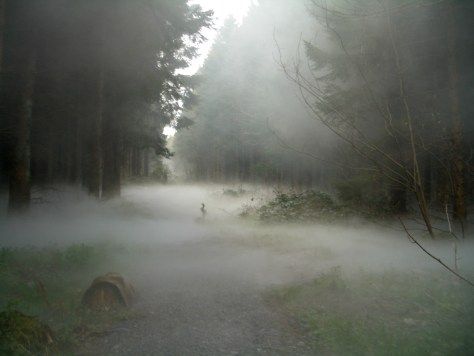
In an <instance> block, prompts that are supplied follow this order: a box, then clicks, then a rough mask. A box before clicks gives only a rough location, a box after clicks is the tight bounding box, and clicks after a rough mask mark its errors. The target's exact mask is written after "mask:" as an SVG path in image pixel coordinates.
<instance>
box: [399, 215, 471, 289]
mask: <svg viewBox="0 0 474 356" xmlns="http://www.w3.org/2000/svg"><path fill="white" fill-rule="evenodd" d="M398 220H400V223H401V224H402V226H403V229H404V230H405V232H406V234H407V236H408V239H409V240H410V242H412V243H414V244H415V245H417V246H418V247H419V248H420V249H421V250H422V251H423V252H424V253H426V254H427V255H428V256H429V257H431V258H432V259H433V260H435V261H436V262H438V263H439V264H440V265H441V266H443V267H444V268H445V269H447V270H448V271H449V272H451V273H452V274H454V275H455V276H456V277H458V278H459V279H461V280H463V281H464V282H466V283H467V284H469V285H470V286H471V287H474V283H473V282H471V281H470V280H469V279H467V278H465V277H463V276H461V275H460V274H459V273H457V272H456V271H455V270H453V269H452V268H451V267H449V266H448V265H447V264H446V263H444V262H443V261H442V260H441V259H440V258H438V257H436V256H435V255H433V254H432V253H431V252H429V251H428V250H427V249H426V248H424V247H423V246H422V245H421V244H420V243H419V242H418V241H417V240H416V239H415V237H414V236H413V235H412V234H411V233H410V231H408V229H407V227H406V225H405V223H404V222H403V220H402V219H401V218H398Z"/></svg>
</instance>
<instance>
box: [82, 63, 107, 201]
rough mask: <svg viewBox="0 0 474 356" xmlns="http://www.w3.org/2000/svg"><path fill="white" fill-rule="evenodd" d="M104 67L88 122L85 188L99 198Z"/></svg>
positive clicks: (100, 74) (100, 72)
mask: <svg viewBox="0 0 474 356" xmlns="http://www.w3.org/2000/svg"><path fill="white" fill-rule="evenodd" d="M104 82H105V73H104V69H103V68H101V69H100V70H99V75H98V78H97V87H96V95H97V108H96V112H95V115H94V116H93V117H92V120H91V122H90V132H89V137H88V140H87V163H86V175H87V179H86V182H87V190H88V192H89V194H90V195H92V196H94V197H96V198H100V183H101V174H100V173H101V159H100V158H101V130H102V122H103V115H104Z"/></svg>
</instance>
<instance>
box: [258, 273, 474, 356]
mask: <svg viewBox="0 0 474 356" xmlns="http://www.w3.org/2000/svg"><path fill="white" fill-rule="evenodd" d="M266 298H267V301H268V302H269V303H270V304H271V305H272V307H274V308H276V310H278V311H279V312H282V313H285V314H286V315H287V316H288V317H289V318H291V319H293V320H295V321H296V325H298V327H299V328H300V331H301V332H302V333H303V334H304V335H305V337H306V338H307V343H308V344H309V345H310V346H311V347H312V349H313V350H314V352H315V353H323V354H324V353H329V354H336V355H472V354H473V353H474V339H473V338H472V328H473V327H474V295H473V292H472V288H471V287H469V286H465V285H463V284H460V283H458V282H453V281H452V280H446V279H440V278H437V277H436V276H427V275H421V274H405V273H396V272H387V273H381V274H375V273H368V272H360V274H358V275H357V276H356V277H352V278H345V277H344V276H343V274H342V272H341V270H340V269H338V268H336V269H333V270H331V271H329V272H328V273H325V274H322V275H321V276H320V277H318V278H316V279H315V280H314V281H313V282H311V283H306V284H303V285H296V286H289V287H286V288H280V289H276V290H272V291H269V292H268V293H267V295H266Z"/></svg>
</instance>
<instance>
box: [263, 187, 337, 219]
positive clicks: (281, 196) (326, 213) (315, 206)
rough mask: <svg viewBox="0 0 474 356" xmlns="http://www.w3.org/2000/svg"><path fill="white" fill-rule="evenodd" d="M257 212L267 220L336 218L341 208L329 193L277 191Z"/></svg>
mask: <svg viewBox="0 0 474 356" xmlns="http://www.w3.org/2000/svg"><path fill="white" fill-rule="evenodd" d="M257 214H258V216H259V218H260V219H261V220H267V221H269V220H270V221H306V220H318V219H331V218H335V217H336V216H338V215H340V214H341V210H340V209H339V207H338V206H337V205H336V204H335V202H334V201H333V200H332V198H331V196H329V195H328V194H326V193H323V192H317V191H313V190H308V191H305V192H303V193H282V192H276V197H275V198H274V199H273V200H272V201H270V202H269V203H267V204H266V205H263V206H262V207H260V208H259V209H258V210H257Z"/></svg>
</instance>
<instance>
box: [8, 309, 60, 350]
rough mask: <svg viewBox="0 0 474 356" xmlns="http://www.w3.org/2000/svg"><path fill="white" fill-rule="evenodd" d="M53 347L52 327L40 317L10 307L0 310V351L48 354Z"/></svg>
mask: <svg viewBox="0 0 474 356" xmlns="http://www.w3.org/2000/svg"><path fill="white" fill-rule="evenodd" d="M53 347H54V342H53V333H52V331H51V329H50V328H49V327H48V326H46V325H45V324H43V323H41V322H40V321H39V320H38V318H35V317H32V316H27V315H24V314H22V313H20V312H19V311H17V310H13V309H10V308H9V309H7V310H6V311H3V312H0V353H2V354H14V355H18V354H20V355H23V354H37V353H41V354H48V353H50V352H51V351H53Z"/></svg>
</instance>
